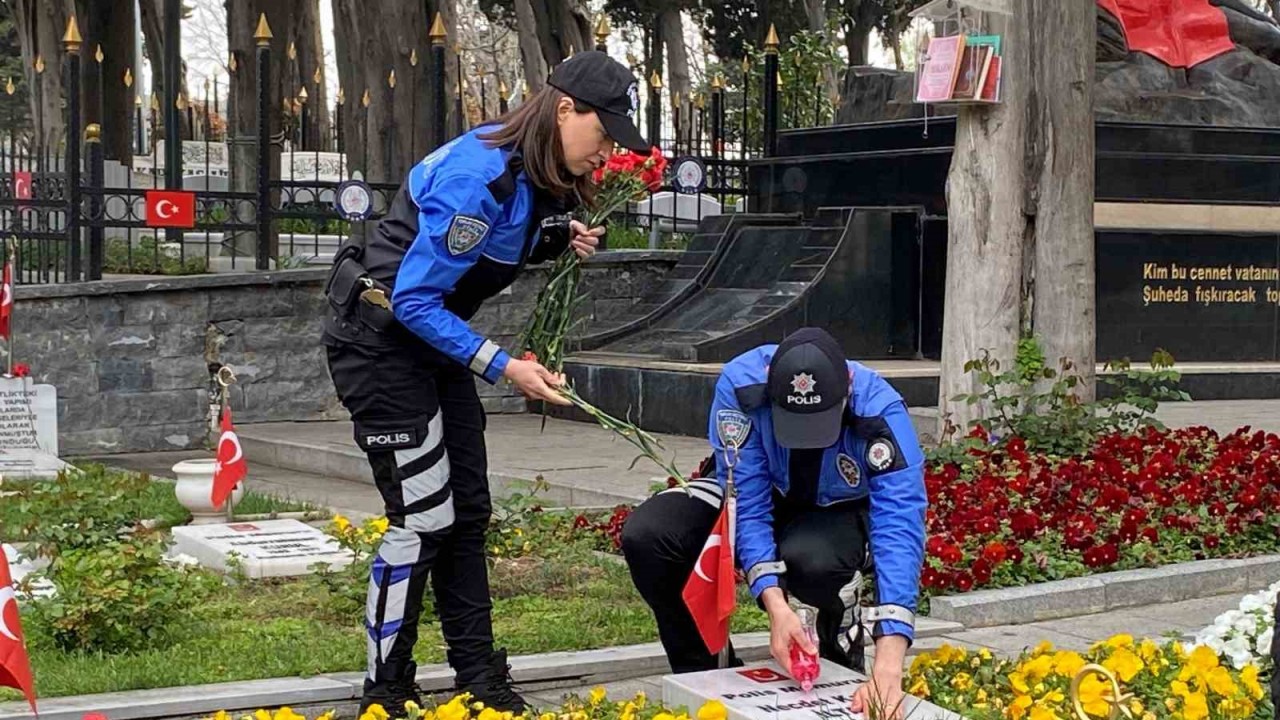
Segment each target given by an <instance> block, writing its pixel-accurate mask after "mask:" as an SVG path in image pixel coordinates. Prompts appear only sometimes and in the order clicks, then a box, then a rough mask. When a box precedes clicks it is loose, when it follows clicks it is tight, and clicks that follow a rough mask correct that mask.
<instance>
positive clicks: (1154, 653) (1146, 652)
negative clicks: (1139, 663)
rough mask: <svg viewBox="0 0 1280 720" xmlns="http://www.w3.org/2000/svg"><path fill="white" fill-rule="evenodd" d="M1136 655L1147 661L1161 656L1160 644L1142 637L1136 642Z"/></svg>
mask: <svg viewBox="0 0 1280 720" xmlns="http://www.w3.org/2000/svg"><path fill="white" fill-rule="evenodd" d="M1138 657H1140V658H1142V659H1143V661H1145V662H1148V663H1149V662H1151V661H1152V660H1155V659H1157V658H1159V657H1161V653H1160V646H1159V645H1157V644H1155V643H1154V642H1152V641H1151V640H1147V639H1144V640H1143V641H1142V642H1141V643H1139V644H1138Z"/></svg>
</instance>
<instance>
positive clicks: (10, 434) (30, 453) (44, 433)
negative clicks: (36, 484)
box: [0, 377, 66, 477]
mask: <svg viewBox="0 0 1280 720" xmlns="http://www.w3.org/2000/svg"><path fill="white" fill-rule="evenodd" d="M65 467H66V463H63V462H62V461H61V460H59V459H58V392H57V390H56V389H55V388H54V387H53V386H52V385H41V384H36V383H35V381H33V380H32V379H31V378H29V377H21V378H11V377H5V378H0V477H48V476H52V475H55V474H57V472H58V471H59V470H62V469H63V468H65Z"/></svg>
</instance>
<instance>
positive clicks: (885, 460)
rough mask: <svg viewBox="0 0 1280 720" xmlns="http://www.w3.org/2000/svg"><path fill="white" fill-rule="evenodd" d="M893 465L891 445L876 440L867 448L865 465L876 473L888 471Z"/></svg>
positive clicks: (878, 439)
mask: <svg viewBox="0 0 1280 720" xmlns="http://www.w3.org/2000/svg"><path fill="white" fill-rule="evenodd" d="M892 464H893V443H891V442H889V441H888V440H886V439H884V438H877V439H875V440H873V441H871V444H870V445H868V446H867V465H868V466H870V468H871V469H872V470H875V471H876V472H881V471H884V470H887V469H889V466H890V465H892Z"/></svg>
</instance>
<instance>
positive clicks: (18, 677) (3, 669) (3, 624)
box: [0, 551, 36, 713]
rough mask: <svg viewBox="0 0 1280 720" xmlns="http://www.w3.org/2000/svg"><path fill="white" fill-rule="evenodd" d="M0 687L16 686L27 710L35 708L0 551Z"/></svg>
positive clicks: (14, 597)
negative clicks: (25, 701)
mask: <svg viewBox="0 0 1280 720" xmlns="http://www.w3.org/2000/svg"><path fill="white" fill-rule="evenodd" d="M0 686H3V687H11V688H17V689H18V690H21V691H22V694H23V695H26V696H27V702H28V703H30V705H31V712H33V713H34V712H35V711H36V687H35V681H34V680H33V679H32V677H31V660H30V659H28V658H27V647H26V644H25V643H23V641H22V620H21V618H19V617H18V596H17V593H16V592H14V589H13V578H12V577H11V576H10V575H9V559H8V558H7V557H5V554H4V551H0Z"/></svg>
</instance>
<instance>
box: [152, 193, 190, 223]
mask: <svg viewBox="0 0 1280 720" xmlns="http://www.w3.org/2000/svg"><path fill="white" fill-rule="evenodd" d="M146 199H147V227H175V228H189V227H195V225H196V194H195V193H193V192H184V191H182V190H148V191H147V196H146Z"/></svg>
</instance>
